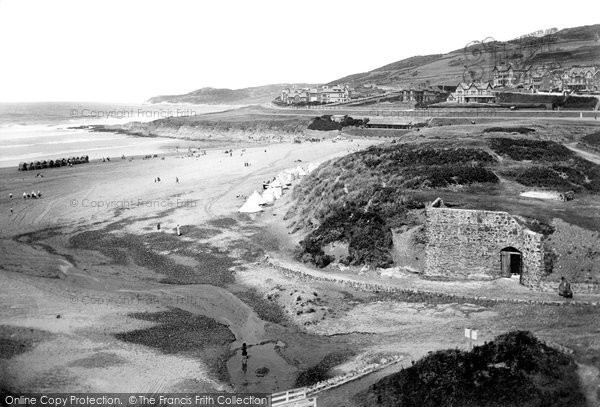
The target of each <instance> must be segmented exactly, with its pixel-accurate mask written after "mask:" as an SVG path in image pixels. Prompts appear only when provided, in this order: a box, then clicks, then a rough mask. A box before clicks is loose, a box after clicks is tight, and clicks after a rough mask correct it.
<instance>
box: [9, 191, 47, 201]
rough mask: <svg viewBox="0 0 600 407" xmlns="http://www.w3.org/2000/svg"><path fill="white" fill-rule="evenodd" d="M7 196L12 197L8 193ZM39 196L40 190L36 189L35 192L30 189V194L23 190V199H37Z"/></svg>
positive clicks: (40, 195)
mask: <svg viewBox="0 0 600 407" xmlns="http://www.w3.org/2000/svg"><path fill="white" fill-rule="evenodd" d="M9 196H10V197H11V198H12V194H10V195H9ZM41 197H42V193H41V192H40V191H37V193H36V192H35V191H31V193H30V194H28V193H27V192H23V199H37V198H41Z"/></svg>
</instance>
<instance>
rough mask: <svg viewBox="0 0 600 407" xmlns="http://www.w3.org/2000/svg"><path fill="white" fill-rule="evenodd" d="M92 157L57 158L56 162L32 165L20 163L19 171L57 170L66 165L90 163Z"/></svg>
mask: <svg viewBox="0 0 600 407" xmlns="http://www.w3.org/2000/svg"><path fill="white" fill-rule="evenodd" d="M89 162H90V157H89V156H87V155H83V156H81V157H69V158H57V159H56V160H42V161H32V162H30V163H19V171H31V170H42V169H45V168H57V167H63V166H66V165H74V164H84V163H89Z"/></svg>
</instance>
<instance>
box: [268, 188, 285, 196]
mask: <svg viewBox="0 0 600 407" xmlns="http://www.w3.org/2000/svg"><path fill="white" fill-rule="evenodd" d="M269 189H272V190H273V196H274V197H275V199H279V198H281V196H282V195H283V190H282V189H281V187H273V188H269Z"/></svg>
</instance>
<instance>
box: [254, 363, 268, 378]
mask: <svg viewBox="0 0 600 407" xmlns="http://www.w3.org/2000/svg"><path fill="white" fill-rule="evenodd" d="M254 373H256V376H258V377H264V376H266V375H268V374H269V368H268V367H264V366H263V367H259V368H258V369H256V370H255V371H254Z"/></svg>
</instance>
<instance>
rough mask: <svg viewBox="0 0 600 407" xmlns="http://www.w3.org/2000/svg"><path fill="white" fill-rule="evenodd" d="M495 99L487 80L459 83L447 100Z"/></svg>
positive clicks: (488, 101) (479, 101)
mask: <svg viewBox="0 0 600 407" xmlns="http://www.w3.org/2000/svg"><path fill="white" fill-rule="evenodd" d="M495 100H496V98H495V96H494V94H493V92H492V85H490V84H489V82H472V83H464V82H462V83H459V84H458V86H457V87H456V91H455V92H454V93H452V94H451V95H450V96H449V98H448V101H449V102H456V103H493V102H494V101H495Z"/></svg>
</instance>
